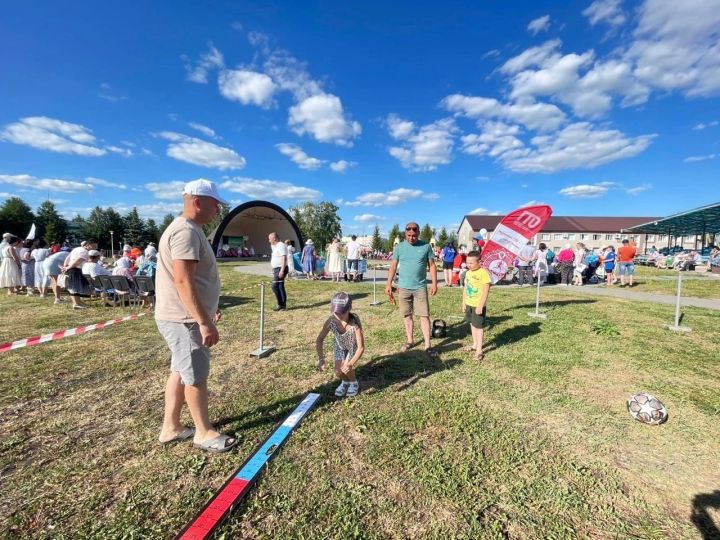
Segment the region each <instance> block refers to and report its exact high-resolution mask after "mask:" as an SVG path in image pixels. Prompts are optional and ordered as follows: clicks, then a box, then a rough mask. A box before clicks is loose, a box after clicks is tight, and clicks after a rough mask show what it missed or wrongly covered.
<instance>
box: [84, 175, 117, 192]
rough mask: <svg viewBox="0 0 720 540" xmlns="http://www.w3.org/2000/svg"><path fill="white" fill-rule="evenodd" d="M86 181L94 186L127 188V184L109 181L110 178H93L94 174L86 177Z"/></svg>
mask: <svg viewBox="0 0 720 540" xmlns="http://www.w3.org/2000/svg"><path fill="white" fill-rule="evenodd" d="M85 181H86V182H87V183H88V184H92V185H93V186H102V187H109V188H113V189H127V186H126V185H125V184H118V183H116V182H109V181H108V180H103V179H102V178H93V177H92V176H88V177H87V178H85Z"/></svg>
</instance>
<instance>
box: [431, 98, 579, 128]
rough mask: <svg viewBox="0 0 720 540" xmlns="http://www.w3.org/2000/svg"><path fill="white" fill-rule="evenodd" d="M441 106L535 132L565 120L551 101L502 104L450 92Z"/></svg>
mask: <svg viewBox="0 0 720 540" xmlns="http://www.w3.org/2000/svg"><path fill="white" fill-rule="evenodd" d="M440 106H441V107H443V108H445V109H446V110H447V111H450V112H454V113H457V114H460V115H463V116H467V117H468V118H475V119H498V120H504V121H509V122H513V123H518V124H522V125H524V126H525V127H527V128H528V129H533V130H537V131H552V130H554V129H557V128H558V127H560V126H561V125H562V124H563V123H564V122H565V114H564V113H563V112H562V111H561V110H560V109H558V108H557V107H556V106H555V105H552V104H550V103H537V102H532V101H523V102H517V103H509V104H503V103H500V102H499V101H498V100H497V99H494V98H487V97H479V96H463V95H461V94H452V95H450V96H447V97H446V98H444V99H443V100H442V101H441V102H440Z"/></svg>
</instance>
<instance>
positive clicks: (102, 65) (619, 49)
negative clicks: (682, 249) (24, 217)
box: [0, 0, 720, 233]
mask: <svg viewBox="0 0 720 540" xmlns="http://www.w3.org/2000/svg"><path fill="white" fill-rule="evenodd" d="M568 5H571V6H572V7H571V8H568V7H567V6H568ZM717 28H720V0H686V1H683V2H667V1H664V0H646V1H643V2H628V1H622V0H596V1H595V2H591V1H585V2H574V3H572V4H568V3H567V2H532V3H531V2H510V3H508V2H505V3H501V2H487V1H486V2H465V3H462V2H446V3H444V5H443V6H442V7H439V4H437V3H436V2H417V1H413V2H392V3H390V2H363V3H360V2H353V3H340V2H313V3H310V2H254V3H253V2H213V3H210V4H202V5H201V4H197V3H190V2H169V1H167V2H161V1H158V2H153V3H152V4H147V3H140V2H128V3H125V4H123V5H122V6H120V5H117V4H116V5H114V6H109V5H104V4H102V3H100V4H98V3H97V2H93V3H91V2H73V3H70V4H64V5H59V4H58V3H57V2H34V3H32V4H25V5H23V4H21V3H15V4H12V5H8V6H5V8H4V13H3V17H2V19H1V20H0V31H1V32H2V35H3V41H4V44H5V45H4V51H3V54H2V56H0V69H2V73H3V78H2V81H3V83H2V84H1V85H0V104H1V105H0V201H1V200H4V199H5V198H7V197H9V196H20V197H22V198H23V199H24V200H26V201H27V202H28V203H29V204H30V205H31V206H33V207H36V206H37V205H38V204H39V203H40V202H42V201H43V200H45V199H46V198H48V197H49V198H50V199H52V200H53V201H55V202H56V203H57V205H58V207H59V208H60V210H61V211H62V212H63V213H64V214H65V215H67V216H72V215H74V214H75V213H80V214H83V215H84V214H87V213H88V212H89V209H90V208H92V207H93V206H96V205H101V206H110V205H112V206H113V207H115V208H117V209H118V210H120V211H123V212H124V211H126V210H127V209H129V208H131V207H132V206H137V207H138V209H139V211H140V213H141V215H143V217H146V218H147V217H154V218H160V217H162V216H163V215H164V214H166V213H168V212H175V211H177V210H178V208H179V204H178V202H179V192H180V191H181V187H182V184H183V183H184V182H186V181H188V180H192V179H195V178H208V179H211V180H214V181H216V182H218V183H219V184H220V185H221V191H222V192H223V193H224V194H225V195H226V196H227V198H229V199H230V200H232V201H233V203H240V202H244V201H247V200H252V199H265V200H271V201H273V202H276V203H278V204H280V205H281V206H284V207H289V206H292V205H293V204H296V203H298V202H301V201H303V200H316V201H319V200H330V201H335V202H337V204H338V205H339V206H340V209H341V210H340V212H341V216H342V218H343V230H344V232H346V233H350V232H356V233H365V232H367V233H369V232H371V230H372V227H373V226H374V225H375V224H376V223H377V224H379V225H380V226H381V228H382V229H383V230H387V229H389V228H390V227H391V226H392V224H394V223H403V222H405V221H408V220H416V221H419V222H421V223H425V222H429V223H431V224H432V225H434V226H437V227H440V226H448V227H456V226H457V225H458V224H459V222H460V220H461V219H462V216H463V215H465V214H467V213H470V212H477V213H506V212H509V211H511V210H513V209H514V208H517V207H519V206H521V205H526V204H530V203H532V202H540V203H546V204H550V205H551V206H552V207H553V209H554V212H555V214H557V215H641V216H643V215H644V216H651V215H653V216H659V215H667V214H670V213H674V212H678V211H682V210H686V209H689V208H693V207H696V206H700V205H703V204H708V203H712V202H717V200H718V199H720V197H718V193H719V190H718V187H717V185H718V184H717V176H718V175H717V171H718V163H720V125H719V124H718V121H720V109H719V107H718V105H720V99H719V96H720V42H719V41H720V36H719V34H718V32H717Z"/></svg>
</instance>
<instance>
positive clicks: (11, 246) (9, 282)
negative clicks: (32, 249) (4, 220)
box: [0, 236, 22, 294]
mask: <svg viewBox="0 0 720 540" xmlns="http://www.w3.org/2000/svg"><path fill="white" fill-rule="evenodd" d="M7 242H8V245H7V246H5V247H4V248H3V253H2V256H3V258H2V264H0V287H2V288H4V289H7V290H8V294H17V293H18V292H19V290H20V286H21V285H22V273H21V272H20V256H19V255H18V252H17V247H18V246H19V245H20V243H21V240H20V239H19V238H18V237H17V236H11V237H10V238H8V240H7Z"/></svg>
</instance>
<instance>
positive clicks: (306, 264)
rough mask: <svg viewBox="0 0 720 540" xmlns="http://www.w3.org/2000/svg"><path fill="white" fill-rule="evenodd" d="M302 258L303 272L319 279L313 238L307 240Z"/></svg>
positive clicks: (309, 276)
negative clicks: (316, 274) (316, 273)
mask: <svg viewBox="0 0 720 540" xmlns="http://www.w3.org/2000/svg"><path fill="white" fill-rule="evenodd" d="M300 260H301V261H302V269H303V272H304V273H305V275H306V276H307V278H308V279H317V277H316V276H315V263H316V260H317V253H316V252H315V244H314V243H313V241H312V240H310V239H308V240H307V241H306V242H305V247H304V248H303V250H302V255H301V256H300ZM356 262H357V261H356ZM355 270H356V271H357V266H356V267H355Z"/></svg>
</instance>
